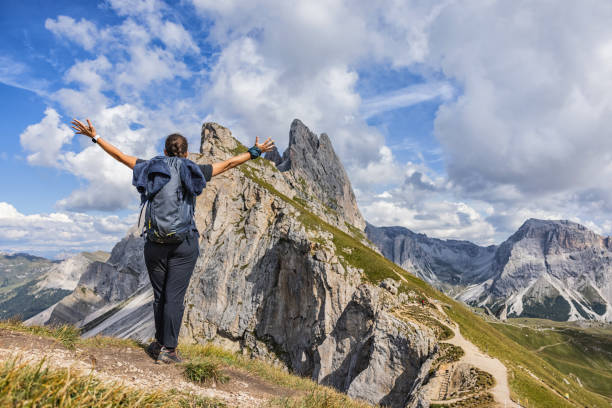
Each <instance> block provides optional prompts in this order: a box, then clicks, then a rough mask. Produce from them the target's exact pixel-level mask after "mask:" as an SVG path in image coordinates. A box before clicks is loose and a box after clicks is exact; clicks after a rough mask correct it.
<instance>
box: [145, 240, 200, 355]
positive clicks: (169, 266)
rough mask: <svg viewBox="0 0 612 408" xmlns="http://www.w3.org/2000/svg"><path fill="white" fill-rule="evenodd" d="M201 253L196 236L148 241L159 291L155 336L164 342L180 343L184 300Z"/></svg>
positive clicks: (147, 257) (148, 260) (149, 268)
mask: <svg viewBox="0 0 612 408" xmlns="http://www.w3.org/2000/svg"><path fill="white" fill-rule="evenodd" d="M199 254H200V250H199V245H198V239H197V238H196V237H189V238H187V239H185V240H184V241H183V242H181V243H178V244H158V243H156V242H151V241H146V242H145V247H144V257H145V263H146V264H147V271H148V272H149V279H151V285H152V286H153V294H154V295H155V300H154V301H153V314H154V316H155V339H156V340H157V341H158V342H159V343H160V344H161V345H163V346H166V347H170V348H174V347H176V346H177V344H178V335H179V330H180V329H181V321H182V320H183V312H184V310H185V307H184V306H183V300H184V298H185V292H186V291H187V287H188V286H189V279H190V278H191V274H192V273H193V269H194V267H195V263H196V260H197V259H198V255H199Z"/></svg>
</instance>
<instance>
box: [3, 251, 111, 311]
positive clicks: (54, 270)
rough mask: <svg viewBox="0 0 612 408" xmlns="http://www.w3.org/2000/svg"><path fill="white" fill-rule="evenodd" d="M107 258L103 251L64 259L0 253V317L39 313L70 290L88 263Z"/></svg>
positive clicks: (84, 253)
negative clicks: (53, 259)
mask: <svg viewBox="0 0 612 408" xmlns="http://www.w3.org/2000/svg"><path fill="white" fill-rule="evenodd" d="M107 258H108V253H105V252H94V253H90V252H82V253H80V254H76V255H73V256H72V257H70V258H67V259H65V260H64V261H52V260H49V259H45V258H42V257H38V256H34V255H29V254H25V253H13V254H8V253H2V254H0V319H8V318H12V317H18V318H20V319H24V320H25V319H28V318H30V317H31V316H34V315H36V314H38V313H40V312H41V311H43V310H45V309H47V308H48V307H50V306H51V305H54V304H55V303H57V302H58V301H60V300H62V299H63V298H64V297H65V296H67V295H69V294H70V293H72V291H73V290H74V288H75V287H76V285H77V282H78V281H79V278H80V277H81V274H82V272H83V269H84V268H85V267H86V266H87V265H89V264H90V263H92V262H95V261H105V260H106V259H107Z"/></svg>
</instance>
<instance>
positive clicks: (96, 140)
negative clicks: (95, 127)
mask: <svg viewBox="0 0 612 408" xmlns="http://www.w3.org/2000/svg"><path fill="white" fill-rule="evenodd" d="M99 138H100V135H95V136H94V137H92V138H91V141H92V142H94V143H98V139H99Z"/></svg>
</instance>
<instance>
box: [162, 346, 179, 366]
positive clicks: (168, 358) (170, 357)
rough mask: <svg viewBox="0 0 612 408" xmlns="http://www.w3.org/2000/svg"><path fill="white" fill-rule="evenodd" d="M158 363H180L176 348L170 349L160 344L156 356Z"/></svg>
mask: <svg viewBox="0 0 612 408" xmlns="http://www.w3.org/2000/svg"><path fill="white" fill-rule="evenodd" d="M157 362H158V363H166V364H179V363H182V362H183V360H181V358H180V357H179V355H178V353H177V352H176V349H174V350H172V351H170V350H168V349H167V348H166V347H164V346H162V348H161V350H160V351H159V355H158V356H157Z"/></svg>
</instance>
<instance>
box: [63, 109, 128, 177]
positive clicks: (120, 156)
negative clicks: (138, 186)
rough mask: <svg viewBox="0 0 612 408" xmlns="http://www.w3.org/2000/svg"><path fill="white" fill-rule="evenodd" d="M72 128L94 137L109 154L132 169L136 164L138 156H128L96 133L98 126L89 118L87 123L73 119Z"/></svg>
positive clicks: (81, 133)
mask: <svg viewBox="0 0 612 408" xmlns="http://www.w3.org/2000/svg"><path fill="white" fill-rule="evenodd" d="M71 123H72V128H73V129H74V131H75V133H76V134H77V135H85V136H88V137H90V138H91V139H92V141H94V142H96V143H98V144H99V145H100V147H101V148H102V149H103V150H104V151H105V152H106V153H108V154H110V155H111V156H112V157H113V158H115V159H116V160H117V161H119V162H121V163H123V164H125V165H126V166H128V167H129V168H130V169H133V168H134V166H135V165H136V157H134V156H128V155H127V154H125V153H123V152H122V151H121V150H119V149H117V148H116V147H115V146H113V145H112V144H110V143H109V142H107V141H106V140H104V139H102V138H101V137H100V136H97V135H96V128H94V127H93V125H92V124H91V122H90V121H89V119H87V125H85V124H83V123H81V122H80V121H78V120H77V119H73V120H72V122H71Z"/></svg>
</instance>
